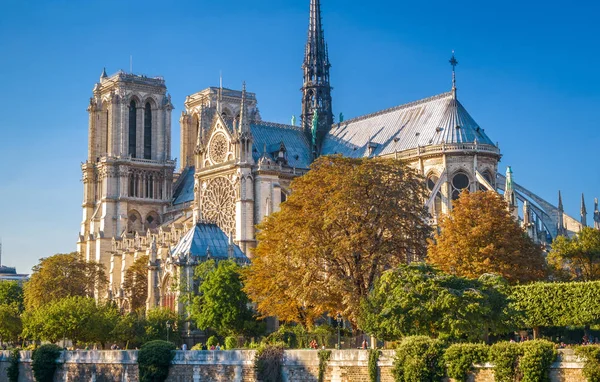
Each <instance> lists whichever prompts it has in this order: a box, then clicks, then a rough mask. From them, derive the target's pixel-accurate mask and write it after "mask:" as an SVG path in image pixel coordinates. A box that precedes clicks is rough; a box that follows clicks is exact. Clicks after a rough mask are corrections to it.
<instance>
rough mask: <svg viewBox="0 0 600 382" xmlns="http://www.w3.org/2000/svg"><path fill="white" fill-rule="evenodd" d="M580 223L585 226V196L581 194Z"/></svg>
mask: <svg viewBox="0 0 600 382" xmlns="http://www.w3.org/2000/svg"><path fill="white" fill-rule="evenodd" d="M580 214H581V225H582V226H584V227H587V210H586V209H585V198H584V196H583V194H581V210H580Z"/></svg>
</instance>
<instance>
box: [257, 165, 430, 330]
mask: <svg viewBox="0 0 600 382" xmlns="http://www.w3.org/2000/svg"><path fill="white" fill-rule="evenodd" d="M291 189H292V193H291V196H290V197H289V198H288V200H287V201H286V202H285V203H282V204H281V211H279V212H276V213H273V214H272V215H270V216H268V217H266V218H265V219H264V220H263V222H262V223H261V224H260V225H259V227H258V229H259V231H258V234H257V239H258V246H257V248H256V249H255V251H254V253H253V259H252V265H251V266H250V267H249V268H248V270H247V272H245V290H246V292H247V293H248V295H249V296H250V298H251V300H252V301H254V302H256V303H257V307H258V311H259V312H260V313H261V314H262V315H264V316H277V317H278V318H279V319H281V320H284V321H296V322H300V323H302V324H303V325H308V326H310V325H311V324H312V322H313V320H314V318H316V317H318V316H320V315H322V314H323V313H326V312H327V313H329V314H333V315H335V314H336V313H341V314H342V315H343V316H344V318H345V319H348V320H350V321H351V322H353V323H356V319H357V317H358V310H359V301H360V299H361V298H363V297H365V296H366V295H367V294H368V292H369V290H370V289H371V287H372V286H373V283H374V282H375V280H376V279H377V277H378V276H379V275H381V273H382V272H383V271H384V270H386V269H389V268H394V267H396V266H398V265H399V264H401V263H404V262H406V261H407V260H414V259H415V258H422V257H423V256H424V255H425V251H426V250H425V242H426V238H427V237H428V236H429V232H430V228H429V226H428V225H427V224H426V223H425V222H426V219H427V217H428V213H427V211H426V209H425V208H424V206H423V200H424V199H425V198H426V192H425V181H424V180H423V179H422V178H421V177H420V176H419V175H418V174H417V173H416V171H414V170H412V169H411V168H409V167H408V166H407V165H406V164H404V163H402V162H400V161H396V160H385V159H368V158H358V159H354V158H343V157H341V156H326V157H320V158H318V159H317V160H316V161H315V162H314V163H313V164H312V165H311V171H309V172H308V173H307V174H305V175H303V176H302V177H299V178H297V179H295V180H294V181H293V182H292V185H291Z"/></svg>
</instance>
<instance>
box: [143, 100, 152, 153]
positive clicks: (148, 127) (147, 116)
mask: <svg viewBox="0 0 600 382" xmlns="http://www.w3.org/2000/svg"><path fill="white" fill-rule="evenodd" d="M144 159H152V107H151V106H150V102H146V107H145V108H144Z"/></svg>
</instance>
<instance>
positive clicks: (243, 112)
mask: <svg viewBox="0 0 600 382" xmlns="http://www.w3.org/2000/svg"><path fill="white" fill-rule="evenodd" d="M238 130H239V132H240V134H242V133H247V132H249V131H250V123H249V122H248V105H247V104H246V81H244V83H243V84H242V104H241V105H240V121H239V125H238Z"/></svg>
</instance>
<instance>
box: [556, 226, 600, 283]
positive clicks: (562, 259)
mask: <svg viewBox="0 0 600 382" xmlns="http://www.w3.org/2000/svg"><path fill="white" fill-rule="evenodd" d="M548 263H549V264H550V265H551V266H552V268H553V270H554V271H555V273H556V274H557V275H558V276H559V278H562V279H565V280H577V281H590V280H599V279H600V231H598V230H597V229H594V228H591V227H584V228H583V229H582V230H581V231H580V232H578V233H577V234H576V235H575V236H573V237H572V238H568V237H565V236H559V237H557V238H556V239H554V241H553V242H552V250H551V251H550V254H549V256H548Z"/></svg>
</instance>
